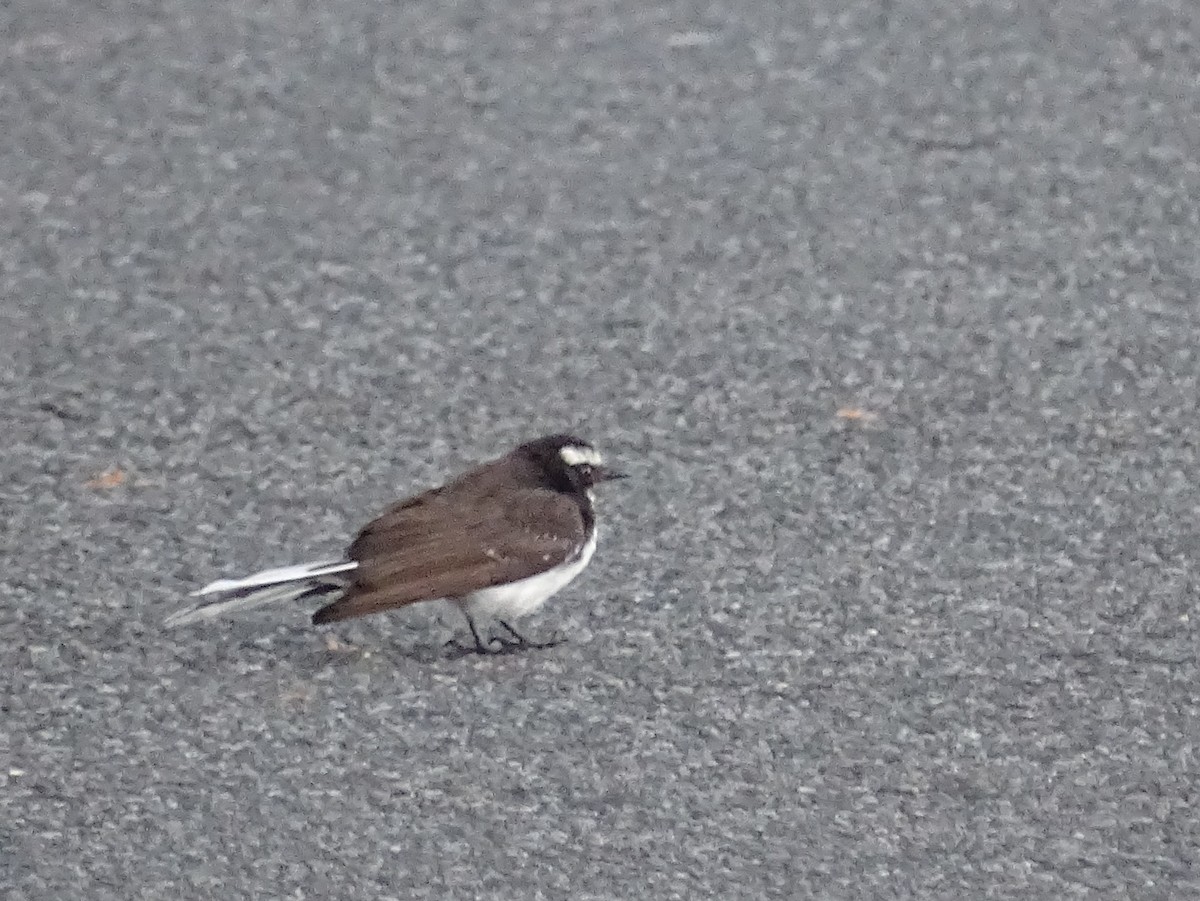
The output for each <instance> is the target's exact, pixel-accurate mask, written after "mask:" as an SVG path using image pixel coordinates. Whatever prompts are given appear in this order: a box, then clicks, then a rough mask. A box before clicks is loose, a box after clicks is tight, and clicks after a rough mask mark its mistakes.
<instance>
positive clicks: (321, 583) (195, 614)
mask: <svg viewBox="0 0 1200 901" xmlns="http://www.w3.org/2000/svg"><path fill="white" fill-rule="evenodd" d="M357 566H358V564H357V563H355V562H353V561H351V560H326V561H323V562H320V563H301V564H298V565H296V566H280V567H277V568H275V569H264V570H262V571H261V572H256V573H254V574H253V575H249V576H246V577H245V578H242V579H218V580H217V581H216V582H212V583H210V584H208V585H205V586H204V587H203V588H201V589H200V590H199V591H194V592H192V594H191V596H192V597H201V596H203V595H212V594H224V595H232V596H230V597H224V598H221V597H217V598H213V599H211V600H206V601H199V602H197V603H195V604H193V605H192V606H190V607H186V608H184V609H183V610H178V611H176V612H175V613H172V614H171V615H170V616H168V617H167V618H166V619H165V620H164V621H163V624H164V625H165V626H167V627H168V628H170V627H174V626H184V625H187V624H188V623H195V622H200V621H201V620H210V619H216V618H217V617H218V616H222V615H223V614H226V613H230V612H232V611H234V610H239V611H240V610H252V609H254V608H255V607H261V606H263V605H264V604H275V603H282V602H284V601H291V600H295V599H296V598H298V597H301V596H302V595H304V594H307V593H308V592H310V591H313V590H322V589H324V590H325V591H336V590H337V589H338V587H339V585H340V583H342V582H343V581H344V580H342V579H338V578H329V577H330V576H335V577H336V576H337V574H338V573H344V572H349V571H350V570H352V569H355V568H356V567H357Z"/></svg>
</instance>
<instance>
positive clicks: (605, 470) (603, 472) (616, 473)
mask: <svg viewBox="0 0 1200 901" xmlns="http://www.w3.org/2000/svg"><path fill="white" fill-rule="evenodd" d="M627 478H629V473H627V472H621V471H620V470H619V469H610V468H609V467H607V466H600V467H597V468H596V469H593V470H592V481H593V482H612V481H614V480H616V479H627Z"/></svg>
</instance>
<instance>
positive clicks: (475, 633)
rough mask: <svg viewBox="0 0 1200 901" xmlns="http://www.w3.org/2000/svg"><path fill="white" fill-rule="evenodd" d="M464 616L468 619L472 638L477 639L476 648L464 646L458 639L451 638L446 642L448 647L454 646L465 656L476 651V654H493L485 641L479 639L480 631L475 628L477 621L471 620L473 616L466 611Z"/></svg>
mask: <svg viewBox="0 0 1200 901" xmlns="http://www.w3.org/2000/svg"><path fill="white" fill-rule="evenodd" d="M463 616H465V617H466V619H467V625H468V626H469V627H470V629H471V637H472V638H474V639H475V646H474V647H471V646H470V645H466V644H463V643H462V642H460V641H459V640H458V639H456V638H451V639H450V640H449V641H448V642H446V646H447V647H450V646H451V645H453V646H454V647H455V648H457V649H458V650H460V651H462V652H463V653H464V654H469V653H471V652H472V651H474V652H475V653H476V654H491V653H492V651H491V650H490V649H489V648H488V646H487V645H486V644H484V643H483V639H482V638H480V637H479V630H478V629H477V628H475V620H473V619H471V614H469V613H467V611H465V610H464V611H463Z"/></svg>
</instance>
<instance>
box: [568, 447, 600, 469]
mask: <svg viewBox="0 0 1200 901" xmlns="http://www.w3.org/2000/svg"><path fill="white" fill-rule="evenodd" d="M558 455H559V456H560V457H562V461H563V462H564V463H566V464H567V465H568V466H579V465H580V464H581V463H586V464H588V465H589V466H599V465H600V464H601V462H603V461H601V459H600V454H598V453H597V452H596V450H595V449H594V448H591V447H580V446H579V445H577V444H568V445H566V446H565V447H563V448H562V449H560V450H559V452H558Z"/></svg>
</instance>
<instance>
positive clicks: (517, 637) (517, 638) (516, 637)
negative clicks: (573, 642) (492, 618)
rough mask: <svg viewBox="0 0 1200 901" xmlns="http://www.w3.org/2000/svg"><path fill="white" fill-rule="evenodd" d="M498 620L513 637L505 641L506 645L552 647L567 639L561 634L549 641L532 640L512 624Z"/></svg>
mask: <svg viewBox="0 0 1200 901" xmlns="http://www.w3.org/2000/svg"><path fill="white" fill-rule="evenodd" d="M496 622H498V623H500V625H502V626H503V627H504V629H505V631H506V632H508V634H509V635H511V636H512V637H513V640H512V641H510V642H503V643H504V644H505V646H506V647H518V648H538V649H541V648H552V647H555V646H557V645H560V644H562V643H563V642H564V641H566V639H565V638H563V637H562V636H561V635H555V636H554V637H553V638H551V639H550V640H549V641H530V640H529V639H528V638H526V637H525V636H524V635H522V634H521V633H520V632H518V631H517V630H516V629H514V628H513V627H512V626H510V625H509V624H508V623H506V622H505V621H504V620H502V619H499V620H496Z"/></svg>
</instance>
